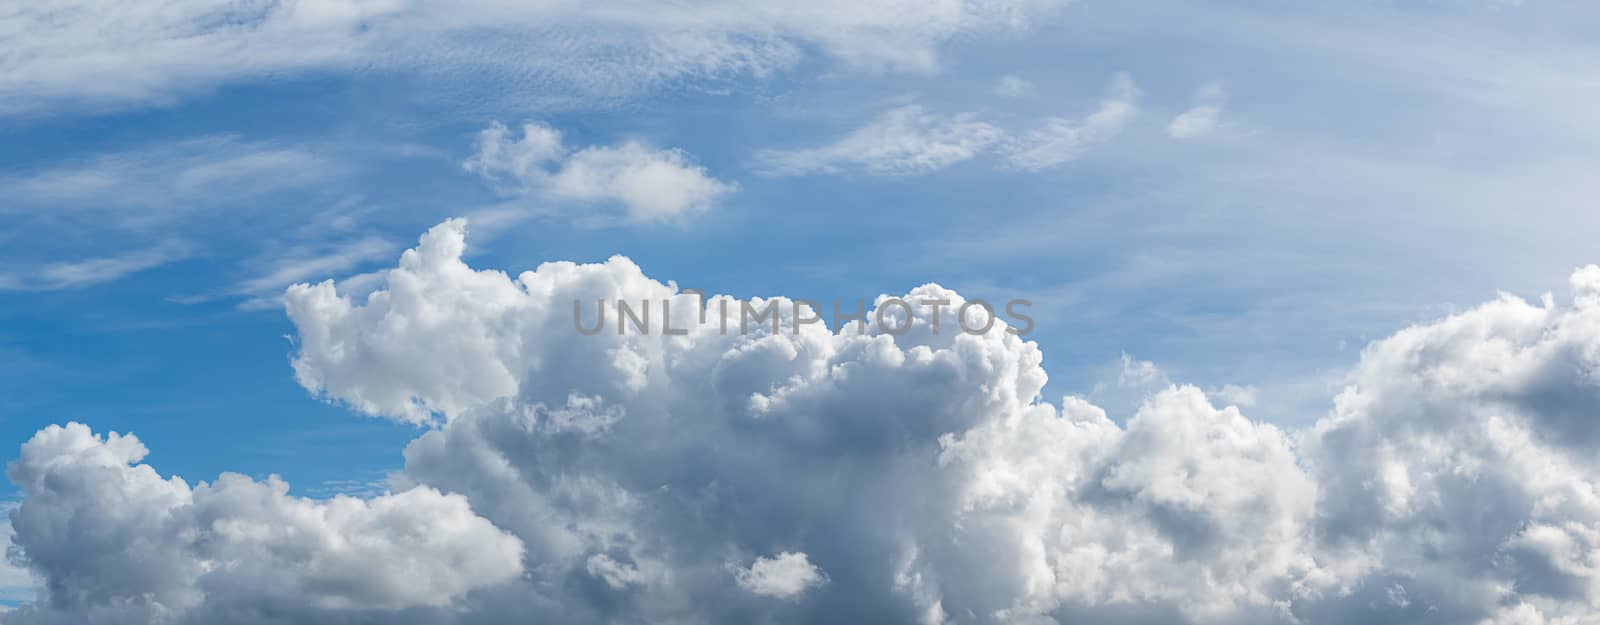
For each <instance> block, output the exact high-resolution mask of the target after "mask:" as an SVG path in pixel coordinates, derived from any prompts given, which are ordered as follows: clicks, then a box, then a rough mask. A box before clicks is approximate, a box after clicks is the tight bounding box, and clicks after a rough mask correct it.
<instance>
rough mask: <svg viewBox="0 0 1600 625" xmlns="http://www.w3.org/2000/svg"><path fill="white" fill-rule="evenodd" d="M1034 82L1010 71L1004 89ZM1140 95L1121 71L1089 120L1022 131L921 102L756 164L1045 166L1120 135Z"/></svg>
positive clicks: (830, 168) (909, 169) (902, 172)
mask: <svg viewBox="0 0 1600 625" xmlns="http://www.w3.org/2000/svg"><path fill="white" fill-rule="evenodd" d="M1027 86H1028V83H1026V81H1022V80H1021V79H1020V78H1016V77H1014V76H1008V77H1006V78H1004V79H1002V80H1001V83H1000V86H999V87H997V90H1002V91H1003V93H1004V97H1017V96H1020V95H1022V94H1023V93H1025V92H1026V90H1027ZM1138 95H1139V92H1138V89H1137V88H1136V87H1134V84H1133V79H1132V78H1130V77H1129V76H1128V75H1127V74H1118V75H1116V76H1115V77H1114V78H1113V79H1112V81H1111V86H1110V87H1109V88H1108V90H1107V94H1106V96H1105V98H1104V99H1102V100H1101V101H1100V103H1099V105H1098V107H1097V108H1096V109H1095V110H1094V112H1092V113H1089V114H1088V115H1086V116H1084V117H1083V118H1082V119H1069V118H1065V117H1051V118H1047V119H1045V120H1044V121H1043V122H1042V123H1041V124H1040V125H1039V127H1037V128H1034V129H1032V130H1029V131H1027V132H1025V133H1022V134H1020V135H1016V136H1013V135H1011V134H1010V133H1008V132H1007V131H1006V130H1004V129H1002V128H1000V127H999V126H996V125H994V124H991V123H989V122H986V121H983V120H981V119H979V115H978V114H977V113H961V114H956V115H942V114H938V113H934V112H931V111H928V110H926V109H924V108H923V107H921V106H918V105H908V106H902V107H899V108H896V109H893V110H890V111H888V112H886V113H884V114H882V115H880V116H878V117H877V118H876V119H874V120H873V121H871V122H870V123H868V124H867V125H865V126H863V127H861V128H858V129H856V130H853V131H851V132H849V133H846V134H845V135H843V136H841V137H838V138H836V139H834V140H833V141H831V142H829V143H826V144H823V145H820V146H814V147H805V148H791V149H769V150H763V151H761V152H759V153H757V154H756V165H757V168H758V169H759V170H760V171H761V172H762V173H764V174H766V175H769V176H796V175H804V174H838V173H843V172H847V171H852V170H860V171H863V172H866V173H868V174H872V175H878V176H907V175H917V174H926V173H930V172H934V171H938V170H941V169H944V168H946V167H949V166H951V165H955V164H956V163H960V162H963V161H968V160H971V159H973V158H976V157H978V156H980V155H983V154H986V153H996V154H999V155H1000V156H1001V157H1003V158H1004V160H1005V161H1006V163H1007V164H1008V165H1009V166H1011V167H1013V168H1016V169H1021V170H1026V171H1039V170H1043V169H1049V168H1051V167H1056V166H1059V165H1062V164H1064V163H1066V162H1068V161H1071V160H1073V159H1075V158H1077V157H1078V156H1080V155H1082V154H1083V153H1085V152H1087V151H1088V150H1089V149H1090V148H1091V147H1093V146H1095V145H1097V144H1101V143H1104V142H1106V141H1109V140H1111V139H1112V138H1114V137H1116V136H1117V135H1118V134H1120V133H1121V132H1122V130H1123V129H1124V128H1126V127H1127V125H1128V124H1129V122H1131V121H1132V120H1133V118H1134V116H1135V115H1136V114H1137V113H1138Z"/></svg>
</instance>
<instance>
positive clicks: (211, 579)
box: [6, 423, 522, 623]
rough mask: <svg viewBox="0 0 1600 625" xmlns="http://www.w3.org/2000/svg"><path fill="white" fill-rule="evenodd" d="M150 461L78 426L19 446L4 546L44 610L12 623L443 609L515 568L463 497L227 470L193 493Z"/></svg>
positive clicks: (512, 551)
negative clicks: (71, 616)
mask: <svg viewBox="0 0 1600 625" xmlns="http://www.w3.org/2000/svg"><path fill="white" fill-rule="evenodd" d="M145 454H146V450H145V447H144V445H143V444H141V443H140V442H139V440H138V439H137V438H135V437H133V436H131V435H128V436H121V435H118V434H116V433H112V434H109V435H106V436H98V435H95V434H94V433H92V432H90V430H89V428H88V427H86V426H84V425H81V424H77V423H72V424H68V425H67V426H65V427H60V426H50V427H48V428H45V429H43V430H40V431H39V432H38V433H37V434H35V435H34V437H33V438H32V439H30V440H29V441H28V442H27V443H25V444H24V445H23V446H22V453H21V456H20V457H19V458H18V459H17V460H16V461H15V462H13V463H11V465H10V466H9V467H8V468H7V470H6V475H7V477H9V478H10V479H11V481H12V482H13V483H15V484H17V485H18V486H19V487H20V488H21V490H22V495H23V500H22V503H21V505H20V506H18V507H17V508H16V509H14V510H13V511H12V513H11V525H12V527H13V528H14V529H15V536H14V537H13V541H14V543H15V545H16V546H18V547H19V548H20V550H21V554H22V557H23V561H24V562H25V563H26V564H27V566H28V567H29V568H30V569H31V570H32V571H33V572H34V573H36V574H38V575H39V576H40V577H41V578H42V579H44V580H46V582H47V583H46V584H45V585H44V586H43V587H42V588H41V593H42V594H41V596H40V601H39V604H38V605H39V609H38V610H31V609H24V610H20V611H17V612H14V613H12V614H8V615H6V619H7V620H6V622H7V623H13V622H20V623H29V622H35V620H34V619H43V620H44V622H54V621H50V620H48V619H49V617H50V616H51V612H50V608H49V607H47V606H78V607H79V608H80V609H83V610H84V612H83V613H82V614H81V615H80V617H79V618H81V619H84V620H79V621H77V622H90V623H133V622H150V623H154V622H217V621H218V620H234V619H236V618H239V617H242V616H244V614H245V613H246V612H248V611H255V610H263V611H266V612H267V613H270V612H272V611H280V612H285V611H287V612H295V611H306V610H311V611H316V610H327V611H333V612H347V613H352V612H359V611H361V610H372V609H383V610H393V609H401V608H409V607H417V606H443V605H447V604H448V603H449V602H450V601H452V600H454V599H455V598H457V597H459V596H461V595H463V594H464V593H466V592H467V591H469V590H471V589H474V588H478V587H483V586H487V585H492V584H497V583H501V582H504V581H506V580H508V579H511V578H514V577H516V575H517V574H518V573H520V572H521V568H522V567H521V558H520V555H521V544H520V543H519V542H518V540H517V539H516V538H514V537H512V536H509V535H507V534H505V533H503V532H501V531H499V530H497V529H496V528H495V527H494V526H492V525H490V524H489V523H488V522H487V521H485V520H484V519H482V518H480V517H478V516H476V515H474V514H473V513H472V510H471V509H470V508H469V507H468V505H467V501H466V499H464V498H462V497H461V496H459V495H446V494H442V493H440V492H439V491H436V490H434V489H431V488H426V487H421V488H414V489H411V490H407V491H404V492H400V493H396V494H385V495H381V496H378V497H374V498H371V499H355V498H351V497H346V496H337V497H334V498H333V499H329V500H325V501H313V500H308V499H301V498H296V497H291V496H288V494H287V490H288V485H287V484H285V483H283V482H282V481H280V480H278V479H277V478H275V477H274V478H270V479H268V480H267V481H265V482H256V481H253V480H251V479H250V478H247V477H245V476H242V475H237V474H224V475H222V476H221V477H220V478H219V479H218V480H217V481H216V482H214V483H211V484H206V483H201V484H198V485H196V486H194V487H190V486H189V485H188V484H187V483H185V482H184V481H183V480H181V479H179V478H177V477H171V478H163V477H161V476H160V475H159V474H157V473H156V472H155V470H154V469H152V468H151V467H150V466H149V465H144V464H135V463H137V462H139V461H140V460H141V459H143V458H144V456H145ZM248 606H253V607H248ZM274 606H275V607H274ZM241 610H245V611H246V612H241ZM230 614H231V615H234V616H229V615H230ZM320 621H321V619H320V618H318V619H308V620H304V621H298V622H320Z"/></svg>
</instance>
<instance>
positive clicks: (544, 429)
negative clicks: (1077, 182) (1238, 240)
mask: <svg viewBox="0 0 1600 625" xmlns="http://www.w3.org/2000/svg"><path fill="white" fill-rule="evenodd" d="M465 242H466V233H465V224H464V223H463V222H460V221H450V222H446V223H444V224H441V225H440V226H438V227H436V228H434V229H433V230H431V231H430V232H429V233H427V234H426V235H425V236H424V237H423V238H422V240H421V242H420V244H419V245H418V246H417V247H416V249H413V250H411V251H408V252H406V253H405V254H404V255H403V256H402V258H401V260H400V262H399V264H398V265H397V266H396V267H395V268H393V269H391V270H388V271H387V272H386V273H384V274H383V275H382V282H383V285H382V286H381V287H380V288H378V289H377V290H374V291H372V292H371V293H370V294H367V295H364V296H362V297H360V298H356V297H352V296H350V295H347V294H344V293H341V292H340V291H339V289H338V287H337V286H336V285H335V284H334V283H332V282H325V283H322V284H316V285H300V286H296V287H294V288H292V289H291V290H290V292H289V293H288V295H287V296H286V301H287V306H288V311H289V314H290V316H291V319H292V321H293V322H294V324H295V326H296V328H297V329H298V332H299V337H300V343H299V345H300V352H299V354H298V355H297V357H296V358H295V362H294V366H295V370H296V373H297V375H298V377H299V380H300V381H301V383H302V384H304V385H305V386H306V387H307V388H308V389H310V390H312V391H313V392H315V393H317V394H318V395H320V396H323V397H325V398H327V399H329V400H331V401H336V402H340V403H343V404H346V405H349V406H351V407H352V408H354V409H356V410H358V411H361V412H364V413H367V414H371V415H376V416H382V417H387V418H393V419H397V420H401V421H405V422H411V423H419V424H425V425H426V430H425V431H424V433H423V434H421V436H419V437H418V438H417V439H416V440H415V441H413V442H412V443H411V444H410V445H409V446H408V447H407V448H406V450H405V453H404V455H405V469H404V471H403V473H401V474H400V475H398V476H397V477H396V478H395V484H394V486H395V488H396V489H397V490H398V491H399V493H400V494H398V495H386V496H384V497H382V498H378V499H374V500H370V501H360V500H349V499H341V500H335V501H333V502H313V501H306V500H300V499H295V498H292V497H289V496H287V495H286V494H285V493H284V492H283V490H282V486H281V485H280V484H277V483H275V482H271V481H269V482H267V483H258V482H253V481H250V480H248V479H245V478H239V477H232V478H225V479H223V480H219V481H218V482H217V484H214V485H202V486H201V487H197V488H193V489H191V488H189V487H188V486H186V485H184V484H183V483H182V482H181V481H177V480H163V479H162V478H160V477H159V476H158V475H156V474H155V473H154V471H153V470H151V469H149V468H148V467H145V466H143V465H133V464H132V463H134V462H137V460H138V458H139V457H140V456H141V455H142V451H143V450H142V448H140V447H138V445H137V442H136V441H133V439H131V438H128V437H116V436H111V437H107V438H104V439H101V438H96V437H94V436H92V435H91V434H90V433H89V432H88V430H86V429H84V428H82V427H81V426H71V427H68V428H65V429H59V428H53V429H50V430H46V431H44V432H42V433H41V434H40V435H39V436H38V437H36V438H35V440H34V441H31V442H29V443H28V445H27V447H26V448H25V451H24V455H23V458H22V460H19V461H18V462H17V463H16V464H14V465H13V467H12V469H11V472H12V478H13V479H14V480H17V481H18V482H19V483H21V484H23V485H24V494H25V497H26V498H25V499H24V502H23V503H22V506H21V508H19V510H18V511H17V513H16V514H15V515H14V521H13V522H14V524H15V525H16V527H17V537H16V542H17V545H18V547H19V553H20V554H21V555H22V556H23V557H24V558H25V559H26V561H27V563H28V565H29V567H30V568H31V569H32V570H33V571H34V572H35V573H36V574H37V575H39V576H40V578H41V579H42V580H44V583H45V586H44V594H43V595H42V597H41V601H40V603H39V607H37V608H32V609H30V610H29V611H24V612H20V613H17V614H20V615H21V616H17V615H8V617H6V618H8V619H10V620H7V621H5V622H7V623H11V622H35V621H36V620H42V619H44V618H47V617H50V616H60V617H61V618H63V619H67V618H69V617H74V616H75V617H76V618H78V620H75V621H70V622H82V619H83V617H82V616H81V615H83V614H90V615H94V614H97V613H98V614H116V615H117V616H116V618H117V619H120V620H117V621H116V622H173V621H178V620H181V619H182V618H185V617H189V618H193V617H192V616H190V615H196V614H203V615H208V616H210V617H212V618H214V619H215V618H218V617H217V616H216V615H232V614H250V615H257V616H260V615H263V614H269V612H268V611H267V610H266V609H265V608H263V607H262V606H264V605H270V606H275V607H278V608H279V611H275V612H270V614H271V615H272V616H274V617H275V618H277V619H278V621H277V622H296V623H326V622H340V623H343V622H356V621H359V620H360V618H367V617H370V618H373V619H374V620H376V621H381V622H412V621H416V622H451V623H501V622H507V620H508V619H527V618H537V619H538V620H540V621H541V622H550V623H607V622H668V623H679V622H683V623H688V622H694V623H750V622H766V623H824V622H840V621H849V622H882V623H923V624H934V623H1030V624H1031V623H1085V622H1087V623H1110V624H1116V623H1148V622H1162V623H1180V624H1191V625H1208V624H1230V625H1233V624H1246V625H1251V624H1261V625H1266V624H1282V625H1290V624H1302V623H1304V624H1323V625H1344V624H1346V623H1358V622H1359V623H1378V624H1382V623H1407V624H1417V623H1421V624H1431V623H1437V624H1441V625H1443V624H1460V623H1469V624H1474V625H1476V624H1485V625H1490V624H1493V625H1511V624H1518V625H1522V624H1530V625H1556V624H1575V623H1582V622H1590V621H1593V620H1594V619H1595V618H1596V617H1600V608H1597V607H1596V606H1597V605H1600V564H1596V563H1597V562H1600V496H1597V493H1596V492H1595V487H1594V485H1595V478H1596V476H1597V474H1600V473H1597V471H1600V467H1597V466H1596V461H1595V460H1594V458H1595V457H1596V454H1595V451H1596V445H1597V444H1600V436H1596V435H1595V434H1594V428H1593V427H1592V418H1593V416H1594V415H1595V414H1596V411H1597V407H1600V373H1597V372H1600V268H1592V267H1591V268H1588V269H1585V270H1582V271H1580V272H1578V273H1577V274H1575V275H1574V278H1573V297H1572V298H1571V299H1570V301H1564V302H1562V303H1559V304H1558V303H1556V302H1555V300H1554V298H1549V299H1547V300H1546V301H1543V302H1539V303H1529V302H1525V301H1522V300H1519V299H1516V298H1512V297H1509V296H1508V297H1503V298H1501V299H1499V300H1497V301H1494V302H1490V303H1488V304H1485V305H1483V306H1480V307H1478V308H1475V309H1472V310H1468V311H1466V312H1463V313H1460V314H1458V315H1455V316H1452V317H1449V318H1446V319H1443V320H1440V321H1438V322H1434V323H1429V324H1425V325H1419V326H1416V327H1413V328H1409V329H1406V330H1404V331H1401V332H1399V333H1397V334H1395V335H1394V336H1392V337H1390V338H1387V339H1384V340H1381V341H1378V342H1376V343H1374V344H1373V345H1371V346H1369V347H1368V348H1367V349H1366V351H1365V352H1364V353H1363V355H1362V357H1361V359H1360V361H1359V362H1358V363H1356V365H1355V366H1354V367H1353V369H1352V370H1351V373H1350V377H1349V381H1348V385H1347V387H1346V388H1345V389H1344V390H1343V391H1342V392H1341V393H1340V394H1339V395H1338V397H1337V399H1336V401H1335V404H1334V407H1333V408H1332V409H1331V410H1330V412H1329V413H1328V415H1327V416H1326V417H1325V418H1324V419H1322V420H1321V421H1320V422H1318V423H1316V424H1315V425H1314V426H1312V427H1308V428H1306V429H1304V430H1301V431H1286V430H1283V429H1280V428H1278V427H1276V426H1273V425H1271V424H1269V423H1266V422H1263V421H1259V420H1256V419H1252V418H1251V417H1249V416H1247V415H1245V414H1244V413H1242V412H1241V411H1240V409H1239V408H1236V407H1234V406H1221V407H1219V406H1218V405H1216V403H1215V402H1213V401H1212V400H1211V399H1210V398H1209V397H1208V395H1207V393H1206V392H1204V391H1202V390H1200V389H1197V388H1193V387H1188V386H1181V385H1171V384H1165V385H1162V386H1160V388H1157V389H1154V390H1153V391H1152V392H1150V393H1149V394H1148V395H1147V396H1146V397H1145V398H1144V399H1143V401H1142V402H1140V404H1139V407H1138V408H1137V410H1136V411H1134V412H1133V415H1132V416H1131V417H1130V418H1128V419H1126V420H1125V421H1121V422H1119V421H1116V420H1113V419H1111V418H1110V417H1108V415H1107V413H1106V412H1105V411H1104V410H1102V409H1101V408H1099V407H1097V406H1095V405H1094V404H1092V403H1090V402H1089V401H1088V400H1086V399H1082V398H1076V397H1067V398H1064V399H1062V400H1061V401H1060V402H1059V403H1052V402H1046V401H1043V400H1042V398H1041V397H1040V392H1041V390H1042V389H1043V387H1044V385H1045V381H1046V376H1045V373H1044V370H1043V369H1042V367H1041V362H1042V354H1041V353H1040V352H1039V350H1038V349H1037V347H1036V346H1035V345H1034V344H1033V343H1030V342H1027V341H1024V340H1022V339H1020V338H1019V337H1017V336H1015V335H1013V334H1010V333H1007V332H1005V331H1004V330H1005V324H1004V321H1003V320H1002V321H999V322H997V323H996V324H995V329H994V331H991V332H988V333H985V334H978V335H974V334H966V333H962V332H959V331H952V330H953V329H954V328H952V326H951V324H950V317H949V315H951V314H954V313H952V312H951V310H953V309H955V308H957V307H959V306H960V305H961V304H962V303H963V302H964V300H963V299H962V297H961V296H960V295H959V294H957V293H954V292H951V291H949V290H947V289H944V288H941V287H939V286H937V285H931V284H930V285H924V286H921V287H918V288H916V289H913V290H912V291H911V292H910V293H907V294H905V295H903V296H902V297H901V299H903V300H905V301H909V302H916V301H920V300H945V301H948V302H949V304H947V305H945V307H944V309H943V312H944V314H945V315H946V316H945V318H944V322H945V323H944V324H943V325H942V326H941V330H940V331H935V330H934V324H933V323H932V321H933V315H934V314H935V310H936V309H935V308H934V307H932V306H917V307H913V309H912V311H911V317H912V319H913V320H914V323H913V324H912V327H911V329H910V330H909V331H906V332H904V333H901V334H891V333H890V332H888V331H887V330H889V329H891V327H892V328H896V329H897V328H899V327H900V325H901V324H900V322H899V319H900V318H903V316H904V312H905V311H904V310H903V309H902V308H900V307H899V306H897V305H894V304H893V303H892V302H891V301H890V300H889V299H888V298H882V299H880V300H879V301H878V303H877V307H879V308H883V309H886V310H888V309H892V310H893V311H894V312H895V314H896V315H899V316H898V317H896V318H894V319H889V320H888V321H887V322H886V324H885V325H880V324H879V320H878V319H877V315H875V314H874V313H873V311H868V313H867V315H866V318H865V319H863V320H859V321H850V322H848V323H845V324H844V325H843V326H841V327H838V328H836V329H834V330H830V329H828V328H827V327H825V326H824V325H823V324H820V323H798V322H799V321H801V320H806V319H810V318H812V317H813V313H814V311H812V310H811V309H810V307H809V306H808V305H805V304H804V303H800V302H793V301H791V300H788V299H784V298H781V297H778V298H772V299H759V300H751V301H747V302H740V301H737V300H733V299H730V298H727V297H724V296H713V297H708V298H705V299H704V301H702V299H701V297H700V296H698V295H696V294H690V293H683V292H681V291H680V290H679V289H677V288H676V287H675V286H674V285H673V284H672V283H670V282H669V283H663V282H659V281H657V280H654V279H651V278H649V277H647V276H646V275H645V274H644V273H643V272H642V271H641V270H640V269H639V268H638V267H637V266H635V265H634V264H633V263H631V262H629V261H628V260H627V259H624V258H620V257H619V258H613V259H611V260H609V261H607V262H605V263H599V264H588V265H578V264H573V263H564V262H553V263H547V264H544V265H541V266H539V267H537V268H536V269H534V270H531V271H526V272H523V273H521V274H518V275H516V276H511V275H508V274H505V273H502V272H498V271H486V270H479V269H474V268H472V267H470V266H468V265H467V264H465V263H464V262H463V261H462V255H463V252H464V251H465V244H466V243H465ZM618 300H625V301H627V302H629V304H630V307H631V308H632V309H633V310H635V311H641V310H643V308H644V306H645V303H646V302H649V306H650V313H649V317H648V321H646V322H645V323H647V324H648V326H649V328H650V331H649V332H648V333H644V332H639V331H637V329H636V327H635V326H634V325H633V323H632V322H631V321H627V322H626V324H625V328H626V331H625V332H619V331H618V330H617V328H618V327H619V325H618V324H619V323H622V321H620V320H619V317H618V315H617V313H616V309H615V308H614V303H615V302H616V301H618ZM746 305H749V306H751V307H752V309H753V310H757V311H759V310H764V309H765V308H766V307H767V306H769V305H770V306H772V310H773V311H774V313H775V314H776V315H777V318H778V321H779V324H778V327H777V330H776V331H775V330H774V329H773V326H771V325H769V324H768V323H752V324H747V331H743V332H741V331H740V330H739V328H740V317H741V315H742V314H743V309H744V306H746ZM607 309H609V310H608V312H607V313H605V317H604V321H603V323H602V325H601V326H600V331H599V332H598V333H592V334H586V333H585V332H582V331H580V330H579V328H578V326H577V325H576V324H575V320H574V314H575V313H576V312H582V313H583V316H582V317H581V319H580V321H581V322H582V325H583V327H585V328H589V327H593V324H594V323H595V322H596V317H597V316H598V315H599V314H600V313H599V312H598V311H599V310H607ZM968 314H980V315H981V310H978V309H972V308H969V310H968ZM886 319H887V317H886ZM725 324H726V327H727V328H728V329H727V331H724V330H723V328H724V327H725ZM973 325H974V326H976V325H981V324H973ZM666 328H671V329H672V330H673V332H671V333H668V332H665V331H663V330H664V329H666ZM111 502H115V503H116V505H110V504H111ZM418 510H428V513H427V514H425V515H423V514H421V513H420V512H417V511H418ZM63 520H66V521H68V522H65V523H64V522H63ZM53 527H67V528H82V529H80V530H79V532H80V533H81V535H78V534H74V533H73V532H59V531H56V532H52V531H47V530H45V529H43V528H53ZM285 527H293V528H296V530H295V531H286V530H284V529H283V528H285ZM90 528H92V531H91V530H90ZM502 532H503V533H502ZM356 537H361V538H363V539H364V540H362V541H356ZM513 537H514V538H513ZM348 542H359V545H360V546H359V547H350V549H353V550H355V553H356V554H359V555H352V554H351V553H350V552H345V551H340V550H339V549H338V547H342V546H344V545H345V543H348ZM113 546H115V548H113ZM519 547H520V551H519V549H518V548H519ZM505 554H512V555H511V556H510V557H511V558H513V559H512V560H506V559H504V558H506V557H507V556H506V555H505ZM516 554H520V559H516ZM402 558H404V559H406V560H404V562H405V563H406V564H404V565H401V564H395V563H394V561H395V560H396V559H402ZM357 561H359V562H360V563H361V565H360V566H357V565H355V564H352V563H354V562H357ZM396 570H406V571H418V570H421V571H425V572H426V575H419V574H416V573H408V574H406V575H398V574H395V573H394V571H396ZM518 573H520V575H519V574H518ZM391 576H392V578H391ZM247 581H248V582H252V583H246V582H247ZM289 594H295V595H299V596H302V597H303V598H304V600H303V602H302V603H303V604H304V606H305V607H303V608H302V609H299V610H288V609H286V608H281V604H279V603H276V602H275V600H276V599H278V598H281V597H283V596H287V595H289ZM97 611H98V612H97ZM112 611H116V612H112ZM380 612H381V613H382V616H381V617H377V616H372V615H374V614H378V613H380ZM128 615H131V616H128ZM103 618H112V617H110V616H107V617H103ZM29 619H33V620H29ZM223 620H229V619H227V618H224V619H223ZM91 622H92V621H91ZM107 622H110V621H107ZM230 622H237V619H234V620H231V621H230Z"/></svg>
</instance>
